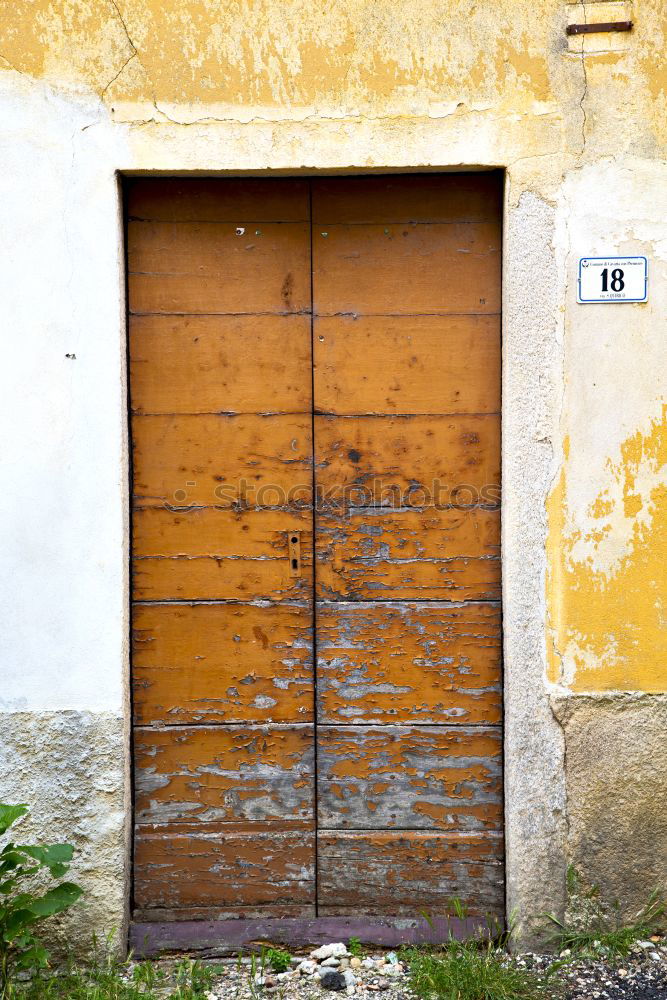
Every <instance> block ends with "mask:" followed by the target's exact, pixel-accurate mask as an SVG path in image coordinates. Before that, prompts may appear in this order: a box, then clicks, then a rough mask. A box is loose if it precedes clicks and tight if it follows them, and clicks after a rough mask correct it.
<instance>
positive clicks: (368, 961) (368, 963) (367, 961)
mask: <svg viewBox="0 0 667 1000" xmlns="http://www.w3.org/2000/svg"><path fill="white" fill-rule="evenodd" d="M352 961H354V959H352ZM361 965H362V967H363V968H364V969H374V968H375V962H374V961H373V959H372V958H364V959H363V961H362V963H361Z"/></svg>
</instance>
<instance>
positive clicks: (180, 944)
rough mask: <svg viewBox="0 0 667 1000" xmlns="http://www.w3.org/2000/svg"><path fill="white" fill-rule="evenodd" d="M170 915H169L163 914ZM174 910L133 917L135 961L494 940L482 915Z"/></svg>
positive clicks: (132, 939)
mask: <svg viewBox="0 0 667 1000" xmlns="http://www.w3.org/2000/svg"><path fill="white" fill-rule="evenodd" d="M163 914H168V915H163ZM175 917H176V912H175V911H162V912H161V913H160V916H159V917H158V916H156V917H154V918H153V919H152V920H149V921H145V920H143V918H142V917H141V915H137V914H135V917H134V920H133V921H132V923H131V924H130V948H131V949H132V953H133V955H134V956H135V957H136V958H141V957H143V958H148V957H156V956H158V955H173V953H174V952H178V951H185V952H188V953H189V954H193V955H198V956H200V957H201V958H216V957H219V956H220V955H238V954H239V953H243V952H247V951H250V952H253V951H254V952H258V951H260V949H261V948H262V947H263V946H264V947H276V946H277V945H281V946H284V947H286V948H289V949H291V950H293V951H296V952H298V951H301V950H303V949H304V947H307V946H310V947H313V948H314V947H318V946H319V945H322V944H330V943H331V941H348V940H349V939H350V938H351V937H355V938H358V939H359V941H361V942H363V943H364V944H367V945H374V946H376V947H378V948H382V949H383V950H385V951H387V950H389V949H391V948H400V947H401V946H403V945H423V944H429V945H437V946H438V947H442V942H443V941H447V940H450V939H451V938H454V940H456V941H469V940H470V939H471V938H472V937H477V938H480V939H482V940H484V939H488V938H489V937H491V935H492V933H493V934H494V936H495V931H496V929H495V928H494V929H493V931H491V930H490V928H489V926H488V923H487V921H486V919H485V918H484V917H466V918H465V919H463V920H459V919H458V918H457V917H455V916H453V915H451V916H438V915H437V914H436V915H434V916H432V917H430V918H429V919H428V920H425V919H424V917H423V916H421V914H419V913H417V914H416V915H414V914H413V915H412V916H402V917H367V916H364V914H359V915H355V916H353V917H312V918H310V919H308V918H306V919H299V918H296V917H295V918H280V917H277V918H273V917H270V916H263V917H260V918H259V919H256V920H218V919H215V918H204V919H199V920H193V919H187V920H184V919H179V918H176V919H175Z"/></svg>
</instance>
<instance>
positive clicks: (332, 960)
mask: <svg viewBox="0 0 667 1000" xmlns="http://www.w3.org/2000/svg"><path fill="white" fill-rule="evenodd" d="M322 965H326V966H327V968H332V969H337V968H338V966H339V965H340V959H338V958H336V956H335V955H329V957H328V958H325V959H323V960H322Z"/></svg>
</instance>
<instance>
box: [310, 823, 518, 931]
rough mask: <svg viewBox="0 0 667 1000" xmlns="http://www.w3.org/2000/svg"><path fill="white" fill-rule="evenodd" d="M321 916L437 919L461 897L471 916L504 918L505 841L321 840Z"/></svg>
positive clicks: (328, 836)
mask: <svg viewBox="0 0 667 1000" xmlns="http://www.w3.org/2000/svg"><path fill="white" fill-rule="evenodd" d="M317 861H318V866H317V874H318V881H317V886H318V912H319V913H321V914H322V915H323V916H324V915H327V916H343V915H348V914H358V913H366V914H369V915H372V914H378V915H380V914H388V915H392V916H399V915H403V914H404V915H406V916H413V915H414V912H415V901H418V908H419V910H421V911H422V912H426V913H427V914H428V915H429V916H435V914H436V913H437V914H440V913H442V912H443V911H444V912H446V911H447V909H448V908H450V907H451V905H452V899H454V898H456V899H458V900H460V902H461V903H462V904H463V905H464V906H465V908H466V910H467V912H468V914H469V915H470V916H486V915H487V914H488V915H490V916H494V917H496V918H497V919H498V920H501V921H502V919H503V916H504V902H505V899H504V897H505V886H504V879H503V842H502V837H500V836H498V835H493V834H487V835H482V836H480V835H479V834H472V835H470V834H469V835H462V836H459V835H452V834H446V833H420V832H416V831H403V832H401V833H387V832H382V833H376V832H375V833H368V832H365V833H356V832H347V831H346V832H343V831H340V832H336V833H320V835H319V836H318V838H317Z"/></svg>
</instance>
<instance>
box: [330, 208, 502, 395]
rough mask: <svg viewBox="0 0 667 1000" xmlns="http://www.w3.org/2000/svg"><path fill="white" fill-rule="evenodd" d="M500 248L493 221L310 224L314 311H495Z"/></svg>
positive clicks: (497, 229)
mask: <svg viewBox="0 0 667 1000" xmlns="http://www.w3.org/2000/svg"><path fill="white" fill-rule="evenodd" d="M500 249H501V231H500V224H499V223H495V222H479V223H478V222H474V223H473V222H471V223H452V224H451V225H440V224H434V225H425V224H422V223H418V224H405V225H403V224H398V225H397V224H388V225H386V226H382V225H364V226H355V225H333V226H327V228H326V229H323V228H322V227H321V226H315V227H314V228H313V299H314V310H315V313H316V314H317V315H318V316H328V315H336V314H339V313H350V314H355V315H360V314H371V315H380V316H386V315H410V314H414V313H418V314H421V313H452V312H453V313H458V312H473V313H497V312H499V310H500V263H501V254H500ZM316 402H317V401H316Z"/></svg>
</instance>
